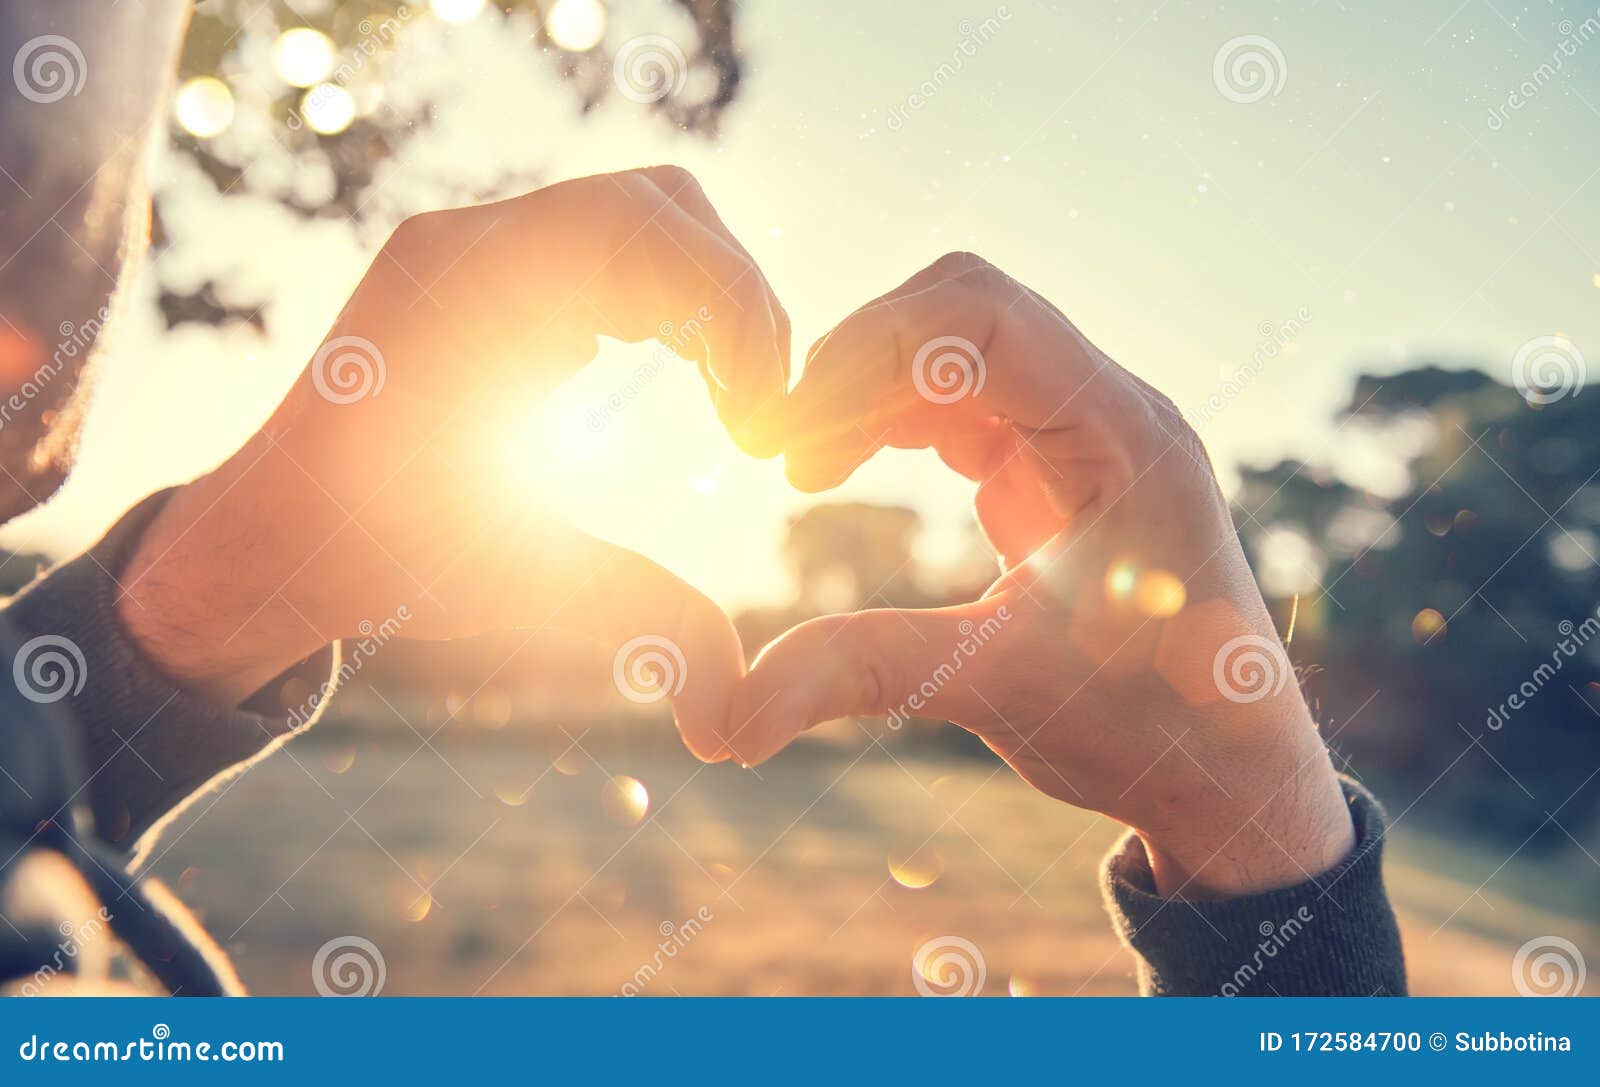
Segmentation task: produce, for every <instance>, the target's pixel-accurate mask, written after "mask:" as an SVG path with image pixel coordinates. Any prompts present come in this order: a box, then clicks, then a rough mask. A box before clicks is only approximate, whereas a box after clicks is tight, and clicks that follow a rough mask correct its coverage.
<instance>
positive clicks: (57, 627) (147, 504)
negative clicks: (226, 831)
mask: <svg viewBox="0 0 1600 1087" xmlns="http://www.w3.org/2000/svg"><path fill="white" fill-rule="evenodd" d="M170 497H171V492H164V493H161V494H157V495H152V496H151V497H150V498H147V499H146V500H145V501H143V502H141V503H140V504H139V505H138V506H136V507H134V508H133V509H132V510H130V511H129V512H128V513H127V514H126V515H124V516H123V518H122V519H121V520H120V521H119V522H118V523H117V524H116V525H115V526H114V527H113V528H112V529H111V530H110V531H109V532H108V533H107V534H106V536H105V537H104V538H103V539H102V540H101V541H100V542H99V543H98V544H96V545H95V546H94V547H93V548H91V549H90V550H89V551H88V552H87V553H86V554H84V555H80V556H78V557H77V558H74V559H71V560H68V561H66V562H64V563H62V564H60V565H59V566H57V567H55V568H53V569H52V570H50V571H49V572H48V573H46V574H45V575H43V576H42V577H40V578H39V579H38V580H37V581H35V582H34V583H33V584H32V585H30V586H28V587H27V588H26V589H24V590H23V591H22V592H21V593H19V594H18V595H17V596H16V597H15V598H14V599H12V600H11V601H10V602H9V603H8V604H7V605H6V607H5V608H4V618H5V620H6V621H7V622H8V623H9V624H10V625H11V627H12V628H13V630H14V634H15V637H16V639H17V641H18V642H19V646H20V648H19V650H18V656H17V660H16V670H17V671H18V672H19V674H22V675H23V676H25V677H27V678H28V681H29V682H30V683H36V686H37V689H36V690H34V692H33V693H32V694H31V695H29V697H32V698H34V700H35V701H42V702H48V703H54V704H57V705H58V708H59V709H61V710H63V711H64V712H65V714H66V715H67V716H68V717H70V719H71V725H72V727H73V728H74V729H75V730H76V733H77V737H76V739H77V747H78V749H79V754H80V757H81V761H82V766H81V772H82V781H81V785H82V788H81V790H80V792H79V795H78V796H77V797H76V800H77V801H79V802H87V805H88V807H89V808H90V810H91V812H92V815H93V818H94V824H95V829H96V831H97V832H98V833H99V835H100V836H101V837H102V838H104V839H105V840H106V841H108V842H111V843H114V844H121V845H123V846H125V847H128V848H132V847H134V846H135V844H136V843H138V842H140V841H141V839H146V838H147V836H148V834H149V832H150V830H151V829H152V828H154V827H155V826H156V825H157V824H159V823H160V822H161V821H162V820H163V819H164V818H166V817H167V816H169V815H170V814H171V813H172V812H173V811H174V810H175V809H177V808H178V807H180V806H181V805H182V804H183V803H184V801H185V800H186V799H188V798H189V797H190V796H192V795H193V794H194V793H195V792H196V791H197V790H199V789H201V788H203V787H204V786H205V785H207V784H208V783H211V782H214V781H216V780H217V779H218V778H219V777H220V776H222V775H224V774H227V773H228V772H229V771H231V770H236V769H237V768H238V767H240V766H241V765H243V764H245V763H247V762H249V761H251V760H253V759H254V758H256V757H259V756H260V755H261V754H263V753H264V752H266V751H268V750H271V749H272V748H273V747H275V746H276V745H277V744H279V743H281V742H282V740H283V739H284V738H286V737H287V736H289V735H291V734H293V733H294V732H296V731H298V730H300V729H302V728H304V727H306V726H307V725H309V724H310V723H311V722H312V721H313V720H314V719H315V717H316V716H317V714H318V713H319V712H320V708H321V705H322V701H323V697H322V696H323V695H324V694H325V693H326V691H327V690H328V689H329V687H330V685H331V680H330V676H331V675H332V674H333V672H334V669H335V667H336V659H335V658H336V652H335V650H334V649H333V648H331V647H330V648H326V649H323V650H321V651H320V652H314V653H312V654H311V655H310V657H309V658H307V659H305V660H303V661H302V662H300V664H299V665H298V666H296V665H295V662H294V661H290V662H288V667H289V669H290V674H288V675H285V676H284V682H283V683H276V684H271V685H270V686H269V687H267V689H265V690H261V691H260V693H259V694H258V695H257V697H256V698H253V699H250V700H248V701H247V702H246V703H245V705H244V706H243V707H242V708H235V703H234V702H233V701H229V702H218V701H214V700H210V699H207V698H205V697H203V696H200V695H198V694H197V693H196V692H195V691H193V690H191V689H188V688H186V687H185V686H183V685H181V684H178V683H175V682H174V681H173V679H172V677H171V676H170V675H169V674H168V672H167V671H166V669H165V668H163V667H160V666H158V665H157V664H156V663H155V662H154V661H153V660H152V659H151V657H150V656H149V655H148V654H147V653H146V651H145V648H144V646H143V645H142V644H141V643H140V642H139V641H138V640H137V639H136V638H135V637H134V636H133V635H131V634H130V632H129V631H128V629H127V628H126V627H125V625H124V624H123V622H122V621H121V619H120V618H119V606H118V600H119V597H120V596H121V594H122V590H121V587H120V585H119V578H120V577H122V575H123V574H124V572H125V570H126V568H127V563H128V560H129V557H130V556H131V555H132V554H134V553H135V552H136V551H137V550H138V549H139V548H140V547H141V546H142V545H143V542H144V540H145V533H146V531H147V529H148V527H149V526H150V525H151V524H152V522H153V521H154V520H155V519H156V518H157V517H158V515H159V514H160V513H161V512H162V511H163V510H164V509H165V507H166V504H167V502H168V500H169V498H170ZM30 645H31V646H33V649H31V650H30V648H29V647H30ZM51 646H55V647H57V648H58V649H59V650H60V652H61V653H62V654H63V656H62V657H61V658H59V659H60V660H62V661H64V662H66V663H65V664H64V666H63V667H64V668H65V671H64V672H62V673H60V674H59V675H58V676H57V677H56V678H54V679H52V678H51V675H50V673H49V672H48V671H46V670H41V671H39V672H38V673H32V672H29V671H28V666H29V664H30V659H29V658H30V656H31V655H34V654H37V653H38V652H39V651H41V650H44V649H48V648H49V647H51ZM283 671H284V669H279V670H277V671H275V672H274V673H273V674H271V675H269V676H267V677H266V678H267V679H268V680H271V679H273V678H276V676H277V675H279V674H280V673H282V672H283ZM258 686H260V685H258ZM286 693H287V694H288V695H290V697H289V698H288V700H287V701H288V702H290V703H292V704H285V698H284V695H285V694H286ZM24 694H25V695H28V694H29V692H28V691H24Z"/></svg>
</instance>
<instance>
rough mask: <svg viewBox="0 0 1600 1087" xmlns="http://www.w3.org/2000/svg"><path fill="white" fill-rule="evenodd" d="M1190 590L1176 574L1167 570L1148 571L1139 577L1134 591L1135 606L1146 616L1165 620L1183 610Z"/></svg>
mask: <svg viewBox="0 0 1600 1087" xmlns="http://www.w3.org/2000/svg"><path fill="white" fill-rule="evenodd" d="M1188 596H1189V594H1188V590H1187V589H1185V588H1184V587H1183V582H1182V581H1180V580H1178V577H1177V575H1176V574H1170V573H1168V572H1167V571H1165V570H1147V571H1145V572H1144V573H1142V574H1140V575H1139V581H1138V584H1137V585H1135V586H1134V589H1133V606H1134V607H1136V608H1138V609H1139V610H1140V611H1142V612H1144V613H1145V614H1146V615H1150V616H1154V617H1155V618H1157V619H1165V618H1167V617H1169V616H1172V615H1177V614H1178V613H1179V612H1180V611H1182V610H1183V604H1184V601H1185V600H1187V599H1188Z"/></svg>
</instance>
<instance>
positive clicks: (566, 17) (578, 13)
mask: <svg viewBox="0 0 1600 1087" xmlns="http://www.w3.org/2000/svg"><path fill="white" fill-rule="evenodd" d="M544 28H545V30H546V31H547V32H548V33H549V35H550V40H551V41H553V42H555V43H556V44H557V45H558V46H560V47H561V48H562V49H565V50H566V51H567V52H569V53H586V52H588V51H589V50H590V49H593V48H594V47H595V46H597V45H599V44H600V39H601V38H603V37H605V36H606V9H605V6H604V5H603V4H601V3H600V2H599V0H556V5H555V7H553V8H551V9H550V17H549V18H548V19H546V20H545V24H544Z"/></svg>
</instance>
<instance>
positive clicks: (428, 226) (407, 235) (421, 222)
mask: <svg viewBox="0 0 1600 1087" xmlns="http://www.w3.org/2000/svg"><path fill="white" fill-rule="evenodd" d="M445 215H446V213H445V212H442V211H423V212H418V213H417V214H415V215H408V216H406V217H405V218H404V219H402V220H400V225H398V226H396V227H395V228H394V232H393V233H392V234H390V235H389V245H390V246H394V247H399V248H405V249H411V248H415V247H417V246H419V245H426V244H427V243H428V242H429V241H430V240H432V239H435V238H437V237H438V236H439V232H440V223H441V222H442V221H443V219H444V216H445Z"/></svg>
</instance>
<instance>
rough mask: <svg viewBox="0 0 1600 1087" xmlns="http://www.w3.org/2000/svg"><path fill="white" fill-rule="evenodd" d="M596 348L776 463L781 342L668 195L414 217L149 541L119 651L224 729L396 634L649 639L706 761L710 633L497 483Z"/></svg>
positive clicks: (717, 628)
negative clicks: (218, 705)
mask: <svg viewBox="0 0 1600 1087" xmlns="http://www.w3.org/2000/svg"><path fill="white" fill-rule="evenodd" d="M597 335H607V336H611V337H614V338H617V339H620V340H626V341H638V340H644V339H650V338H661V339H666V340H669V342H670V343H671V344H672V346H673V347H674V349H675V350H676V351H677V352H678V353H680V354H682V355H684V356H685V357H687V358H690V359H692V360H693V361H695V362H696V363H698V364H699V366H700V369H701V372H702V374H703V375H704V376H705V378H706V381H707V384H708V385H709V386H710V389H711V393H712V397H713V399H714V401H715V404H716V408H717V411H718V414H719V416H720V417H721V419H722V420H723V421H724V423H725V424H726V425H727V426H728V427H729V429H730V431H731V432H732V433H733V434H734V436H735V438H736V439H737V440H739V441H740V442H741V444H743V445H744V446H745V447H746V448H747V449H751V450H752V451H755V452H766V453H769V454H770V453H771V452H775V450H771V449H768V450H763V449H761V448H760V445H759V442H758V440H757V439H756V438H755V437H753V435H756V434H757V433H759V429H760V428H759V423H760V421H761V419H762V417H763V416H764V414H765V413H766V412H767V411H769V410H770V407H771V405H772V404H775V403H776V402H778V401H779V400H781V397H782V395H783V392H784V389H785V387H786V381H787V373H788V343H789V323H788V317H787V315H786V314H785V313H784V311H783V308H782V306H781V305H780V304H779V303H778V300H777V298H776V297H775V296H774V294H773V293H772V291H771V289H770V287H768V285H767V283H766V281H765V279H764V278H763V277H762V275H761V273H760V272H759V270H757V269H756V267H755V265H754V264H753V262H752V261H751V259H750V257H749V255H748V254H747V253H746V252H745V251H744V249H743V248H742V247H741V246H740V245H739V243H738V242H737V241H736V240H735V239H734V238H733V236H732V235H731V234H730V233H729V231H728V230H727V228H726V227H725V226H724V225H723V224H722V222H721V220H720V219H719V218H718V217H717V214H716V212H715V211H714V210H713V209H712V207H711V204H710V202H709V201H708V200H707V199H706V197H705V195H704V194H703V193H702V192H701V190H700V188H699V186H698V185H697V184H696V183H695V181H694V179H693V178H692V177H691V176H690V175H689V174H688V173H687V172H685V171H683V170H681V169H678V168H675V167H657V168H652V169H647V170H635V171H629V172H627V173H621V174H612V175H603V176H598V177H590V178H583V179H580V180H576V181H570V182H566V183H564V184H559V185H554V186H551V187H549V188H545V189H541V190H538V191H536V192H533V193H529V194H528V195H526V196H521V197H517V198H515V199H511V200H506V201H502V202H500V203H496V204H489V205H484V206H481V207H470V208H461V209H457V210H450V211H441V212H433V213H429V214H426V215H421V216H417V217H415V218H413V219H409V220H407V221H406V222H405V223H403V224H402V225H401V226H400V228H399V229H398V230H396V231H395V233H394V235H393V236H392V237H391V238H390V239H389V241H388V242H387V244H385V246H384V247H383V250H382V252H380V253H379V255H378V257H377V258H376V260H375V261H374V262H373V264H372V266H371V268H370V269H369V270H368V272H367V274H366V276H365V278H364V279H363V280H362V281H361V284H360V285H359V286H358V287H357V289H356V291H355V294H354V295H353V296H352V297H351V299H350V301H349V303H348V304H347V305H346V306H345V308H344V310H343V312H342V313H341V314H340V315H339V317H338V319H337V320H336V321H335V323H334V326H333V328H332V329H331V330H330V331H329V333H328V338H327V340H326V341H325V343H324V345H323V347H322V349H321V350H319V351H318V352H317V353H316V356H315V358H314V359H313V361H312V363H311V364H310V365H309V366H308V367H307V368H306V370H305V371H304V373H302V375H301V377H300V379H299V380H298V381H297V382H296V384H295V385H294V387H293V388H292V389H291V390H290V392H289V394H288V395H287V397H286V398H285V399H284V401H283V402H282V404H281V405H280V406H279V407H278V409H277V411H276V412H275V413H274V414H273V416H272V417H271V419H270V420H269V421H268V422H267V424H266V425H265V426H264V427H263V428H262V429H261V431H260V432H258V433H257V434H256V435H255V436H254V437H253V438H252V439H251V440H250V441H249V442H248V443H247V444H246V445H245V446H244V447H243V448H242V449H240V450H239V452H238V453H236V454H235V455H234V456H233V457H231V458H230V459H229V460H228V461H227V462H226V463H224V464H223V465H222V466H221V467H219V468H218V469H217V470H216V471H214V472H212V473H210V474H209V475H207V476H204V477H202V478H201V479H199V480H196V481H195V482H194V483H191V484H189V485H188V486H186V487H184V488H183V489H182V490H181V491H180V492H179V493H177V494H176V495H175V496H174V497H173V498H172V499H171V501H170V502H169V503H168V505H167V506H166V507H165V509H164V510H163V511H162V513H161V514H160V516H159V517H158V519H157V521H156V522H155V523H154V524H153V525H152V526H151V528H150V529H149V530H148V531H147V532H146V534H145V538H144V540H143V542H142V544H141V546H140V549H139V552H138V554H137V555H136V556H135V557H134V559H133V561H132V562H131V563H130V565H129V567H128V569H127V570H125V571H124V572H122V574H121V581H122V582H123V584H124V586H125V589H126V595H125V596H124V597H123V598H122V599H121V601H120V602H119V610H120V612H121V615H122V617H123V619H124V621H125V623H126V625H127V626H128V628H129V629H130V630H131V631H132V632H133V634H134V636H135V637H136V639H138V640H139V641H140V642H141V643H142V644H143V645H144V646H145V647H146V648H147V650H148V651H149V652H150V654H151V655H152V657H154V659H155V660H156V662H157V663H158V664H159V665H160V666H161V667H163V668H164V669H165V670H166V671H168V672H169V674H171V675H172V676H173V677H174V678H175V679H177V680H178V681H179V682H180V683H184V684H185V685H187V686H190V687H192V688H194V689H197V690H199V691H201V692H202V693H206V694H209V695H212V696H214V697H216V698H219V699H225V700H229V701H232V702H235V703H236V702H238V701H239V700H241V699H242V698H243V697H245V696H246V695H248V694H249V693H251V692H252V691H254V690H256V689H258V688H259V687H260V686H261V685H262V684H264V683H265V682H267V681H268V680H269V679H271V678H272V677H273V676H274V675H276V674H277V673H278V672H279V671H281V670H282V669H283V668H285V667H287V666H288V665H290V664H292V663H293V662H295V661H297V660H299V659H301V658H302V657H304V656H306V655H307V654H309V653H311V652H313V651H315V650H316V649H317V648H319V647H320V646H322V645H324V644H326V643H327V642H329V641H331V640H333V639H336V638H340V637H351V636H354V635H356V634H358V633H366V632H369V631H370V630H371V629H372V628H373V625H374V624H379V623H382V622H383V621H384V620H385V619H386V618H388V617H392V616H395V615H396V614H397V610H398V609H404V613H405V615H406V616H409V618H408V619H407V620H406V622H405V623H404V624H403V626H402V629H401V630H400V633H402V634H403V635H405V636H407V637H417V638H450V637H456V636H460V635H466V634H473V633H477V632H480V631H486V630H495V629H506V628H513V627H515V628H529V629H537V628H545V627H548V628H551V629H559V630H562V631H563V632H568V633H576V634H579V635H587V636H590V637H593V638H597V639H601V640H603V641H604V642H605V643H606V644H608V645H610V646H617V645H620V644H622V643H624V642H626V641H628V640H629V639H631V638H633V637H635V636H651V637H654V638H656V639H664V640H667V641H670V642H671V643H672V645H673V646H674V647H675V648H676V649H677V650H679V651H681V653H682V655H683V658H684V660H685V662H686V664H687V667H686V669H685V670H684V671H685V672H686V675H684V676H683V677H682V680H683V686H682V689H681V691H679V692H676V699H675V711H676V715H677V718H678V723H679V727H680V729H681V730H682V732H683V735H684V739H685V741H686V743H687V744H688V745H689V747H690V749H691V750H692V751H694V752H695V754H697V755H699V756H701V757H702V758H708V759H712V758H719V757H723V752H722V746H721V737H720V735H719V732H720V730H721V729H722V727H723V724H724V722H725V721H726V717H727V713H726V711H727V705H728V700H729V697H730V693H731V689H732V686H733V684H734V683H735V682H736V681H737V680H738V679H739V677H740V676H742V675H743V672H744V656H743V652H742V650H741V648H740V646H739V642H738V639H737V637H736V635H735V633H734V630H733V627H732V625H731V623H730V622H729V621H728V619H727V617H726V616H725V615H724V614H723V613H722V611H721V610H720V609H719V608H717V607H716V606H715V605H714V604H712V603H711V602H710V601H709V600H707V599H706V598H705V597H704V596H702V595H701V594H699V593H698V592H696V591H695V590H693V589H692V588H690V587H689V586H688V585H686V584H685V583H683V582H682V581H680V580H679V579H677V578H676V577H674V576H673V575H672V574H670V573H668V572H667V571H665V570H663V569H662V568H660V567H659V566H657V565H655V564H654V563H651V562H649V561H648V560H646V559H644V558H643V557H641V556H639V555H637V554H634V553H632V552H630V551H626V550H624V549H621V548H617V547H614V546H612V545H610V544H607V543H604V542H602V541H600V540H597V539H594V538H592V537H590V536H587V535H585V534H583V533H581V532H578V531H577V530H575V529H573V528H571V527H570V526H568V525H566V524H565V523H564V522H561V521H559V520H558V519H556V518H554V517H552V516H550V515H549V514H548V513H547V512H546V511H544V510H542V509H539V508H537V506H536V505H532V504H530V503H529V502H527V501H526V495H525V494H522V493H519V481H518V480H517V475H516V473H514V472H508V471H507V468H508V461H509V459H510V456H511V455H512V454H513V453H514V452H515V450H510V451H509V452H508V448H509V446H510V442H509V438H510V437H511V436H512V434H513V433H514V432H515V431H516V430H517V429H518V428H519V427H523V426H526V425H527V419H528V418H529V417H530V416H531V414H532V412H533V410H534V408H535V407H536V406H537V404H538V403H539V401H540V398H541V397H542V396H543V395H544V394H545V393H546V392H548V390H550V389H551V388H552V387H553V386H555V385H557V384H559V383H560V382H561V381H563V380H565V379H566V378H568V377H569V376H571V375H572V374H573V373H574V372H575V371H576V370H577V369H579V368H580V367H582V366H583V365H584V364H586V363H587V362H588V361H589V360H590V359H591V358H592V357H593V356H594V354H595V351H596V348H597V344H596V336H597ZM535 474H536V473H535ZM524 478H525V477H524Z"/></svg>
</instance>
